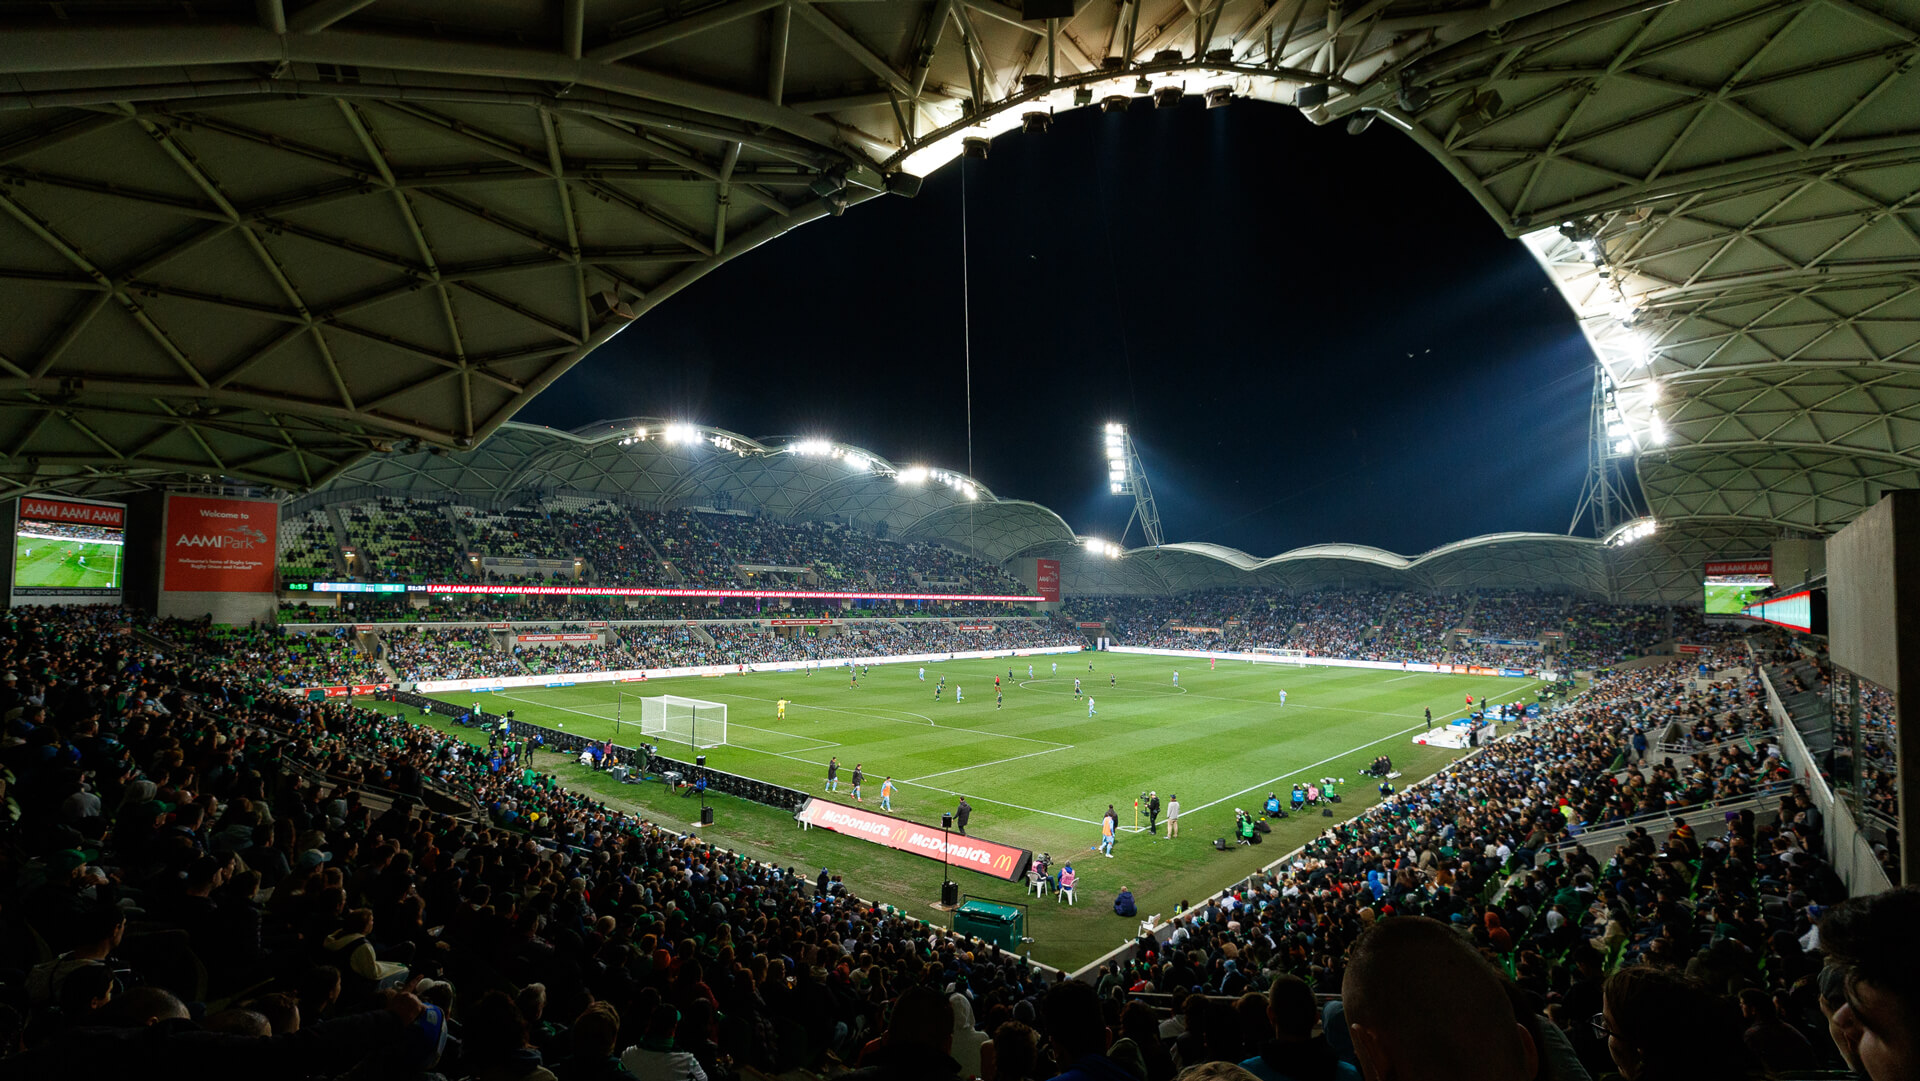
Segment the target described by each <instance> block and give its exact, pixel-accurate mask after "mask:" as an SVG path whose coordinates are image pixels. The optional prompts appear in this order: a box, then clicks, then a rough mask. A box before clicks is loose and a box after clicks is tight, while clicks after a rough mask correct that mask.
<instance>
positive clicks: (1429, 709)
mask: <svg viewBox="0 0 1920 1081" xmlns="http://www.w3.org/2000/svg"><path fill="white" fill-rule="evenodd" d="M1427 731H1429V732H1431V731H1433V707H1432V706H1428V707H1427Z"/></svg>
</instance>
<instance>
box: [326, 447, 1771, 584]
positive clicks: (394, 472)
mask: <svg viewBox="0 0 1920 1081" xmlns="http://www.w3.org/2000/svg"><path fill="white" fill-rule="evenodd" d="M396 494H404V495H406V496H408V497H412V498H430V499H449V500H453V501H455V502H467V503H475V504H482V505H485V506H489V507H504V506H514V505H519V504H522V503H525V502H526V501H528V500H529V499H531V498H533V497H535V496H552V495H568V496H581V497H604V498H607V499H612V500H615V501H617V502H621V503H625V504H628V505H632V506H638V507H644V508H655V509H664V508H672V507H710V508H716V509H722V510H733V511H741V512H750V513H764V514H767V515H770V516H772V517H775V518H780V519H785V520H801V521H835V522H843V523H847V524H851V525H855V526H857V527H859V528H861V529H863V530H866V531H868V532H874V533H880V534H884V535H887V536H891V537H896V538H900V539H907V540H925V541H939V542H943V543H947V544H950V545H953V546H955V547H960V548H965V549H968V550H970V551H973V552H975V553H976V554H978V555H980V556H982V557H984V558H987V559H991V560H993V561H995V562H1006V561H1007V560H1010V559H1015V558H1018V557H1022V556H1036V557H1045V558H1053V559H1059V560H1060V561H1061V565H1062V572H1063V574H1064V576H1065V580H1066V582H1067V584H1068V586H1069V588H1070V590H1071V591H1072V592H1074V593H1076V594H1088V593H1183V592H1186V591H1189V590H1195V589H1206V588H1210V587H1216V586H1248V585H1259V586H1274V587H1279V588H1285V589H1293V590H1300V589H1314V588H1322V587H1342V588H1362V587H1374V586H1378V587H1384V588H1396V589H1409V588H1411V589H1424V590H1436V591H1450V590H1458V589H1474V588H1495V589H1554V590H1571V591H1574V592H1578V593H1581V594H1584V595H1588V596H1605V597H1613V598H1616V599H1623V600H1645V601H1651V600H1678V599H1681V598H1683V597H1687V596H1692V595H1697V594H1698V592H1699V588H1700V576H1699V572H1700V565H1701V564H1702V563H1703V562H1704V561H1705V560H1707V559H1711V558H1720V557H1725V556H1729V555H1747V554H1764V553H1765V551H1766V543H1767V541H1766V532H1765V530H1763V529H1758V528H1756V527H1755V525H1754V524H1753V523H1751V522H1746V521H1742V520H1738V519H1730V520H1726V521H1722V522H1717V523H1715V522H1712V521H1710V520H1708V519H1700V520H1698V521H1695V522H1691V523H1683V524H1681V525H1680V526H1678V527H1666V528H1663V529H1662V530H1661V531H1660V532H1659V533H1657V534H1656V535H1655V536H1654V537H1651V538H1648V539H1646V540H1643V541H1641V542H1639V543H1637V544H1635V545H1632V546H1629V547H1620V548H1613V547H1609V546H1608V545H1606V544H1605V543H1603V542H1602V541H1599V540H1594V539H1591V538H1586V537H1567V536H1560V535H1557V534H1550V533H1492V534H1488V535H1485V536H1480V537H1473V538H1469V539H1467V540H1463V541H1456V542H1454V543H1452V544H1445V545H1442V546H1440V547H1438V548H1435V549H1433V550H1432V551H1429V552H1425V553H1422V554H1420V555H1418V556H1413V557H1407V556H1402V555H1397V554H1395V553H1393V552H1388V551H1384V550H1382V549H1379V548H1373V547H1369V546H1367V545H1361V544H1316V545H1310V546H1308V547H1304V548H1296V549H1294V550H1292V551H1290V552H1283V553H1281V554H1279V555H1276V556H1271V557H1268V558H1264V559H1263V558H1259V557H1256V556H1252V555H1249V554H1247V553H1246V552H1242V551H1240V550H1239V549H1236V548H1228V547H1225V546H1223V545H1218V544H1201V543H1193V542H1179V543H1174V544H1168V545H1165V546H1163V547H1160V548H1136V549H1132V550H1131V551H1127V552H1125V553H1124V554H1122V555H1121V556H1120V557H1119V558H1111V557H1108V556H1105V555H1101V554H1098V552H1097V551H1096V550H1095V549H1093V548H1090V547H1089V545H1088V543H1087V542H1088V540H1089V538H1086V537H1081V536H1079V535H1076V534H1075V533H1074V531H1073V529H1072V528H1071V527H1070V526H1069V525H1068V524H1067V523H1066V521H1064V520H1063V519H1062V518H1061V517H1060V516H1059V515H1058V514H1055V513H1054V512H1053V511H1051V510H1049V509H1047V508H1046V507H1042V506H1040V505H1038V504H1036V503H1030V502H1026V501H1023V500H1014V499H1001V498H1000V497H999V496H997V495H995V494H994V493H993V491H992V490H991V489H989V488H988V487H987V486H986V485H984V484H981V483H979V482H978V481H975V480H973V479H972V478H969V477H966V476H964V475H962V474H960V473H957V472H953V471H950V470H945V469H941V468H939V467H937V466H929V465H915V464H906V465H902V464H896V463H894V462H891V461H888V460H887V459H886V458H884V457H881V456H880V455H878V454H876V453H874V452H873V451H871V450H868V449H867V448H864V447H857V446H852V445H850V444H845V443H837V442H833V441H830V440H824V439H820V438H817V437H806V436H776V437H765V438H759V439H755V438H751V437H748V436H744V435H741V434H739V433H736V432H730V431H727V430H725V429H721V428H714V427H710V426H706V425H692V424H686V423H682V422H672V421H667V420H664V419H660V418H631V419H626V420H616V421H601V422H597V423H595V424H590V425H587V426H586V427H584V428H581V429H579V430H578V431H574V432H562V431H558V430H555V429H552V428H542V427H538V426H535V425H529V424H518V423H509V424H507V425H505V426H503V427H502V428H501V430H500V432H499V433H498V434H496V435H495V436H494V437H493V438H492V439H490V440H488V441H487V442H486V443H485V444H484V445H482V446H481V447H480V448H478V449H477V450H474V451H471V452H468V453H464V454H450V453H445V452H441V451H438V450H416V451H411V452H408V453H404V454H387V455H376V456H373V457H370V458H367V459H366V460H364V461H362V462H361V463H359V464H358V465H355V466H353V467H352V468H350V469H348V470H346V471H345V472H344V473H342V474H341V475H340V477H339V478H338V479H337V480H336V481H335V482H334V483H333V484H331V485H329V486H328V487H326V488H325V489H323V490H321V491H319V492H316V493H314V494H313V495H311V496H309V497H307V498H304V499H301V500H297V501H296V502H295V503H294V504H293V507H292V509H293V510H295V511H300V510H304V509H306V508H307V507H310V506H318V505H323V504H326V503H331V502H336V501H348V500H356V499H363V498H369V497H382V496H392V495H396Z"/></svg>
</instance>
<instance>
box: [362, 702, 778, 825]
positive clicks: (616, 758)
mask: <svg viewBox="0 0 1920 1081" xmlns="http://www.w3.org/2000/svg"><path fill="white" fill-rule="evenodd" d="M388 700H389V701H393V702H397V703H399V704H401V705H405V706H411V707H413V708H414V709H424V710H428V711H430V712H432V713H436V714H439V715H440V716H442V717H459V716H461V715H463V714H466V713H468V712H470V710H469V709H468V708H467V707H465V706H459V705H455V704H454V703H452V702H443V701H441V700H440V699H438V698H429V697H427V696H426V695H423V694H418V693H415V692H412V691H395V692H393V693H392V694H391V695H389V696H388ZM478 719H479V720H480V721H481V722H482V724H499V723H500V722H501V721H502V720H505V721H507V726H508V727H507V730H508V732H510V733H511V734H512V735H514V736H516V737H525V738H528V739H531V738H533V737H534V736H538V737H540V746H542V747H544V748H545V749H547V750H549V751H560V752H562V753H565V754H569V755H577V754H579V753H580V752H581V751H584V750H586V749H587V748H588V747H604V746H606V745H607V741H606V740H599V739H590V738H588V737H586V736H582V735H580V734H579V733H577V732H568V731H566V730H564V729H559V728H548V727H547V726H546V725H542V724H534V723H533V722H531V721H523V720H520V719H518V718H505V717H501V716H500V715H498V714H493V713H487V712H486V711H484V710H482V711H481V713H480V716H479V718H478ZM613 750H614V755H613V766H615V767H624V768H626V769H627V770H630V771H631V772H632V773H633V774H635V775H637V776H639V777H643V778H644V777H646V776H647V775H649V774H658V775H661V776H665V775H666V774H669V773H677V774H679V776H680V780H681V781H682V783H685V784H692V783H694V782H695V781H697V780H699V779H700V778H701V777H705V778H706V779H707V791H708V792H709V793H713V794H716V795H727V796H737V797H739V798H740V799H744V800H750V801H752V802H754V803H762V804H765V805H767V806H769V807H778V808H780V809H781V810H783V811H798V810H799V809H800V807H801V806H802V805H803V804H805V803H806V801H807V800H808V799H809V798H810V797H809V796H808V794H807V793H805V792H802V791H800V790H798V789H794V788H786V787H783V786H781V785H777V784H769V783H768V782H766V781H761V780H756V779H754V778H752V777H742V776H740V775H739V774H737V773H728V772H726V771H725V770H718V769H713V768H711V767H708V766H702V765H699V764H698V763H694V762H682V761H680V760H679V759H676V758H668V757H667V756H666V755H663V754H660V753H659V752H658V751H657V750H646V749H643V748H640V747H629V746H626V745H624V744H618V743H616V744H614V745H613Z"/></svg>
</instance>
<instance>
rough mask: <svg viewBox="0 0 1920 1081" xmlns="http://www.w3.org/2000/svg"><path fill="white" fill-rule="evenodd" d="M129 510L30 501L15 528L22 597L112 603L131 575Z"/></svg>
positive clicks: (17, 591) (16, 582)
mask: <svg viewBox="0 0 1920 1081" xmlns="http://www.w3.org/2000/svg"><path fill="white" fill-rule="evenodd" d="M126 518H127V509H126V507H124V506H121V505H119V504H115V503H83V502H79V501H77V500H71V499H47V498H43V497H38V496H27V497H25V498H23V499H21V500H20V513H19V515H18V517H16V518H15V520H14V528H13V593H14V596H16V597H58V596H72V597H111V596H117V595H118V594H119V593H120V588H121V581H122V578H123V576H124V574H125V570H126V560H125V558H124V555H125V550H126Z"/></svg>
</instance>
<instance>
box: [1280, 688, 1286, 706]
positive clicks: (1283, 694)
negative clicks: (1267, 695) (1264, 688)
mask: <svg viewBox="0 0 1920 1081" xmlns="http://www.w3.org/2000/svg"><path fill="white" fill-rule="evenodd" d="M1280 704H1281V705H1283V706H1284V705H1286V704H1287V692H1285V691H1281V692H1280Z"/></svg>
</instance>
